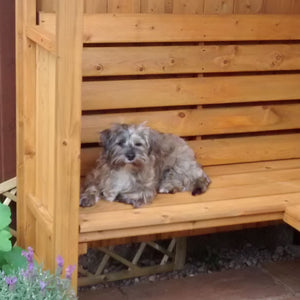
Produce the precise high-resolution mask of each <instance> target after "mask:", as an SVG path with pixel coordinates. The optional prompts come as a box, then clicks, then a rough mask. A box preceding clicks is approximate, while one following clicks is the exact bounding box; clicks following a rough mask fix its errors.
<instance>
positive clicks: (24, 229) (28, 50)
mask: <svg viewBox="0 0 300 300" xmlns="http://www.w3.org/2000/svg"><path fill="white" fill-rule="evenodd" d="M15 4H16V78H17V81H16V86H17V93H16V96H17V124H18V127H17V178H18V180H17V183H18V199H19V201H18V210H17V220H18V222H17V233H18V238H17V239H18V245H19V246H21V247H23V248H26V247H28V246H31V247H33V248H35V218H34V216H33V215H32V214H31V213H30V212H29V210H28V208H27V201H26V197H27V195H28V194H34V192H35V185H36V177H35V117H36V116H35V103H36V82H35V62H36V49H35V44H34V43H33V42H32V41H30V40H29V39H27V38H26V27H27V25H36V24H35V22H36V1H35V0H26V1H16V2H15Z"/></svg>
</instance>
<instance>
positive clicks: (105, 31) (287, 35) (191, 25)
mask: <svg viewBox="0 0 300 300" xmlns="http://www.w3.org/2000/svg"><path fill="white" fill-rule="evenodd" d="M40 23H41V25H42V26H45V28H47V30H49V31H51V32H54V31H55V22H54V15H53V14H49V13H41V14H40ZM299 26H300V19H299V18H298V17H297V16H296V15H233V14H230V15H184V14H182V15H176V14H89V15H86V16H85V18H84V38H83V42H84V43H130V42H146V43H147V42H205V41H257V40H299V39H300V32H299V30H298V28H299Z"/></svg>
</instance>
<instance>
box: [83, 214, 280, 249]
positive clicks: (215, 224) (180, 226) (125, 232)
mask: <svg viewBox="0 0 300 300" xmlns="http://www.w3.org/2000/svg"><path fill="white" fill-rule="evenodd" d="M282 218H283V213H271V214H260V215H254V216H242V217H231V218H223V219H217V220H215V219H214V220H205V221H193V222H185V223H176V224H167V225H165V224H161V225H154V226H146V227H138V228H136V227H135V228H126V229H123V228H121V229H117V230H105V231H93V232H81V233H80V234H79V241H80V242H81V243H85V242H91V241H99V240H108V239H119V238H125V239H124V241H123V243H122V244H124V243H126V241H127V242H130V241H128V238H130V237H137V236H149V235H151V234H159V235H163V234H164V233H168V232H172V233H174V232H177V233H178V232H179V231H185V232H187V231H195V230H199V229H202V234H206V233H207V234H208V233H212V231H210V228H215V230H214V232H218V230H216V228H221V227H223V226H226V228H227V226H231V225H240V224H249V223H257V222H265V221H274V220H282ZM204 230H205V232H204ZM196 233H197V232H196ZM172 236H173V234H172Z"/></svg>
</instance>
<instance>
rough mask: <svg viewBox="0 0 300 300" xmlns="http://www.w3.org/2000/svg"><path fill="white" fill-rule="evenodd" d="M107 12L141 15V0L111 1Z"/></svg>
mask: <svg viewBox="0 0 300 300" xmlns="http://www.w3.org/2000/svg"><path fill="white" fill-rule="evenodd" d="M107 10H108V12H109V13H139V12H140V0H127V1H124V0H109V1H108V6H107Z"/></svg>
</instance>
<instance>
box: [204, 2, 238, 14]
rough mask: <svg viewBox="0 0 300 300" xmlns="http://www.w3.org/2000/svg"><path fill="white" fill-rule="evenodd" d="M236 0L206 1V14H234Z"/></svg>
mask: <svg viewBox="0 0 300 300" xmlns="http://www.w3.org/2000/svg"><path fill="white" fill-rule="evenodd" d="M233 4H234V0H205V3H204V13H205V14H232V13H233Z"/></svg>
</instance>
